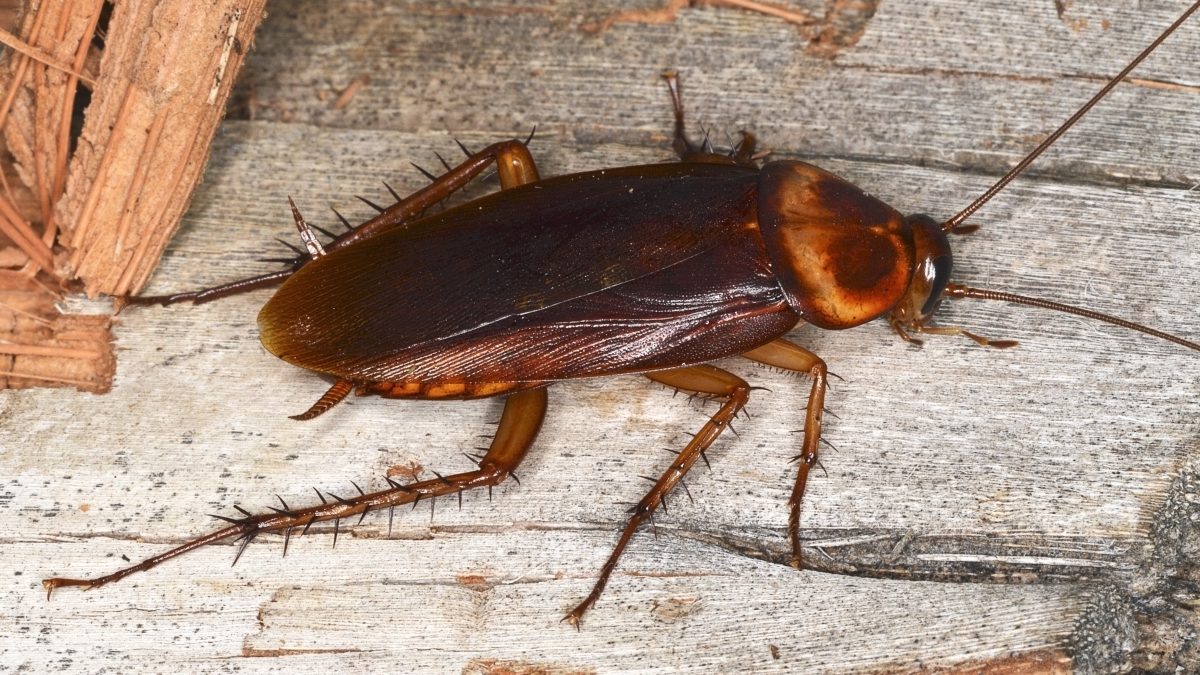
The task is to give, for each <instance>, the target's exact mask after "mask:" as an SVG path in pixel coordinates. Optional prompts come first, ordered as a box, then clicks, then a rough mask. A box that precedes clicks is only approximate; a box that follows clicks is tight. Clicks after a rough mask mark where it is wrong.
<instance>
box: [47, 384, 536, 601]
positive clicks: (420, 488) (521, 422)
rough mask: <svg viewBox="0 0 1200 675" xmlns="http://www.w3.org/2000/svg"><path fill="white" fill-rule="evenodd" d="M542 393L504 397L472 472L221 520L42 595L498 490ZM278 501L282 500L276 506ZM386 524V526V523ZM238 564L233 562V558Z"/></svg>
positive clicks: (518, 455) (522, 449) (521, 449)
mask: <svg viewBox="0 0 1200 675" xmlns="http://www.w3.org/2000/svg"><path fill="white" fill-rule="evenodd" d="M546 398H547V397H546V388H545V387H542V388H539V389H526V390H524V391H520V392H517V393H515V394H513V395H511V396H509V397H508V399H507V400H506V401H505V402H504V412H503V414H502V415H501V417H500V426H499V427H498V428H497V429H496V435H495V437H494V438H493V439H492V444H491V446H490V447H489V448H488V451H487V452H486V453H485V454H484V455H483V457H481V458H480V460H479V468H478V469H476V470H474V471H466V472H464V473H458V474H452V475H449V476H439V477H437V478H434V479H431V480H423V481H419V482H416V483H411V484H408V485H401V484H399V483H396V482H395V481H393V480H391V479H390V478H389V479H387V481H388V485H389V487H388V488H387V489H386V490H380V491H378V492H362V491H361V490H360V491H359V494H358V495H357V496H355V497H350V498H346V499H343V498H341V497H337V496H335V495H333V494H332V493H326V495H328V496H329V497H331V498H332V500H327V499H326V498H325V495H322V494H321V493H320V492H317V496H319V497H320V498H321V502H322V503H321V504H320V505H318V506H312V507H309V508H305V509H290V508H288V506H287V504H283V508H282V509H273V512H272V513H264V514H260V515H257V516H254V515H249V514H247V515H246V517H245V518H239V519H232V518H230V519H226V520H228V521H229V523H230V524H229V526H228V527H225V528H222V529H220V530H216V531H215V532H211V533H209V534H206V535H204V536H202V537H197V538H196V539H192V540H191V541H188V542H187V543H185V544H182V545H180V546H177V547H175V548H173V549H171V550H169V551H165V552H163V553H160V554H159V555H156V556H154V557H152V558H147V559H146V560H143V561H142V562H140V563H138V564H136V565H132V566H130V567H126V568H124V569H121V570H118V571H116V572H113V573H112V574H107V575H105V576H102V577H97V578H95V579H66V578H59V577H55V578H52V579H46V580H44V581H42V585H43V586H44V587H45V588H46V594H47V596H49V594H50V593H52V592H53V591H54V589H56V588H61V587H64V586H83V587H84V588H86V589H91V588H96V587H97V586H103V585H104V584H107V583H111V582H113V581H119V580H121V579H123V578H125V577H127V576H129V575H131V574H133V573H135V572H144V571H146V570H149V569H152V568H154V567H157V566H158V565H159V564H161V563H163V562H166V561H167V560H170V559H171V558H174V557H176V556H180V555H183V554H184V553H187V552H188V551H191V550H192V549H195V548H199V547H201V546H204V545H205V544H211V543H214V542H218V541H223V540H225V539H230V538H239V539H241V540H242V544H241V547H240V548H239V549H238V553H237V555H238V556H241V554H242V551H244V550H245V548H246V546H247V545H249V544H250V542H251V541H253V540H254V538H255V537H257V536H258V535H260V534H264V533H268V532H279V533H282V534H283V535H284V552H285V553H286V551H287V544H288V541H289V539H290V537H291V534H292V531H293V530H294V529H295V528H302V529H301V534H304V532H306V531H308V528H310V527H312V525H313V524H314V523H320V522H324V521H329V520H332V521H334V523H335V527H334V537H335V541H336V537H337V531H338V530H337V524H339V523H340V522H341V519H343V518H349V517H351V516H359V521H360V522H361V521H362V519H363V518H364V517H365V516H366V515H367V513H368V512H370V511H380V510H383V509H389V510H390V509H392V508H394V507H396V506H399V505H400V504H408V503H415V502H417V501H418V500H420V499H423V498H434V497H438V496H440V495H447V494H456V493H459V492H462V491H463V490H469V489H472V488H478V487H491V486H493V485H498V484H500V483H501V482H503V481H504V479H505V478H508V476H510V475H512V472H513V471H515V470H516V468H517V466H518V465H519V464H520V463H521V460H522V459H523V458H524V457H525V453H526V452H527V451H528V450H529V447H530V446H531V445H533V441H534V439H535V438H537V434H538V430H539V429H541V426H542V420H543V419H544V418H545V415H546ZM281 501H282V500H281ZM389 523H390V520H389ZM234 562H237V558H234Z"/></svg>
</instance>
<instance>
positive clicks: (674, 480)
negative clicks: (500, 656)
mask: <svg viewBox="0 0 1200 675" xmlns="http://www.w3.org/2000/svg"><path fill="white" fill-rule="evenodd" d="M646 377H648V378H650V379H652V380H654V381H655V382H660V383H662V384H665V385H667V386H668V387H673V388H675V389H679V390H683V391H688V392H693V393H696V394H702V395H708V396H712V397H715V398H723V399H725V402H724V403H722V404H721V408H720V409H719V410H717V412H716V414H715V415H713V416H712V418H711V419H709V421H708V422H706V423H705V424H704V426H703V427H701V428H700V431H699V432H698V433H697V434H696V435H695V436H694V437H692V440H691V441H690V442H688V444H687V446H686V447H684V449H683V450H682V451H681V452H680V453H679V454H678V455H677V456H676V457H675V460H674V461H673V462H671V466H669V467H668V468H667V470H666V471H664V472H663V474H662V476H661V477H660V478H659V479H658V481H657V482H655V483H654V487H652V488H650V491H649V492H648V493H646V496H645V497H642V500H641V501H640V502H638V504H637V506H635V507H634V509H633V515H632V516H630V518H629V522H628V523H626V524H625V529H624V531H622V532H621V538H620V539H619V540H617V545H616V546H615V547H614V548H613V551H612V553H611V554H610V555H609V556H608V560H607V561H605V563H604V566H603V567H602V568H600V577H599V578H598V579H597V580H596V584H595V585H594V586H593V587H592V592H591V593H589V594H588V596H587V598H585V599H584V600H583V602H581V603H579V606H577V607H576V608H575V609H573V610H571V612H570V613H569V614H567V616H566V617H564V618H563V620H564V621H567V622H568V623H571V624H573V625H574V626H576V627H578V626H579V621H580V619H582V618H583V615H584V613H585V612H587V610H588V608H590V607H591V606H592V605H593V604H595V603H596V600H597V599H599V597H600V594H601V593H603V592H604V586H605V584H607V583H608V578H609V576H611V575H612V573H613V570H614V569H616V567H617V561H618V560H620V558H621V554H622V553H624V552H625V547H626V546H627V545H628V544H629V540H630V539H632V538H633V535H634V533H635V532H637V529H638V528H639V527H641V526H642V524H643V523H645V522H646V521H647V520H649V519H650V518H651V516H652V514H653V513H654V511H655V509H657V508H658V506H659V504H662V501H663V498H664V497H665V496H666V495H667V493H668V492H670V491H671V490H672V489H673V488H674V487H675V486H676V485H678V484H679V482H680V481H682V480H683V477H684V475H686V474H687V472H688V470H689V469H691V468H692V465H694V464H695V463H696V460H697V459H698V458H699V457H700V456H701V455H702V454H703V453H704V451H705V450H706V449H708V447H709V446H710V445H712V443H713V441H715V440H717V437H718V436H720V435H721V432H722V431H724V430H725V428H726V427H727V426H729V423H730V422H732V421H733V418H734V417H736V416H737V414H738V412H739V411H740V410H741V409H742V408H743V407H744V406H745V405H746V401H747V399H749V397H750V385H748V384H746V382H745V380H743V379H742V378H740V377H738V376H737V375H734V374H733V373H730V372H727V371H724V370H721V369H720V368H717V367H715V366H707V365H705V366H692V367H690V368H677V369H675V370H663V371H658V372H655V373H647V374H646Z"/></svg>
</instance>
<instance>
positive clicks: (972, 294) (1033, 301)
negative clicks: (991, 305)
mask: <svg viewBox="0 0 1200 675" xmlns="http://www.w3.org/2000/svg"><path fill="white" fill-rule="evenodd" d="M946 297H948V298H977V299H979V300H1002V301H1004V302H1011V303H1014V304H1017V305H1029V306H1031V307H1041V308H1043V309H1053V310H1055V311H1057V312H1066V313H1067V314H1074V315H1075V316H1082V317H1085V318H1088V319H1095V320H1096V321H1103V322H1104V323H1111V324H1112V325H1114V326H1121V327H1122V328H1128V329H1130V330H1136V331H1137V332H1139V333H1145V334H1146V335H1153V336H1154V337H1156V338H1162V339H1164V340H1166V341H1168V342H1174V343H1175V344H1177V345H1179V346H1181V347H1187V348H1188V349H1194V350H1195V351H1198V352H1200V344H1197V343H1195V342H1192V341H1191V340H1185V339H1183V338H1181V337H1178V336H1175V335H1171V334H1170V333H1164V332H1162V331H1161V330H1155V329H1154V328H1150V327H1149V326H1143V325H1142V324H1140V323H1134V322H1132V321H1126V320H1125V319H1120V318H1117V317H1115V316H1110V315H1108V314H1101V313H1100V312H1093V311H1092V310H1090V309H1082V308H1080V307H1072V306H1071V305H1064V304H1062V303H1061V302H1054V301H1052V300H1042V299H1041V298H1030V297H1026V296H1024V295H1017V294H1016V293H1005V292H1004V291H988V290H984V289H982V288H971V287H970V286H963V285H962V284H949V285H948V286H946Z"/></svg>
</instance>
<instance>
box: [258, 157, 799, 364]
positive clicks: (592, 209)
mask: <svg viewBox="0 0 1200 675" xmlns="http://www.w3.org/2000/svg"><path fill="white" fill-rule="evenodd" d="M757 178H758V176H757V173H756V172H755V171H753V170H751V169H744V168H740V167H733V166H723V165H708V164H663V165H652V166H644V167H627V168H621V169H614V170H606V171H596V172H590V173H583V174H573V175H568V176H561V177H557V178H551V179H548V180H544V181H539V182H537V183H531V184H529V185H524V186H520V187H517V188H512V189H509V190H504V191H502V192H498V193H495V194H492V195H489V196H486V197H483V198H480V199H477V200H474V201H471V202H468V203H466V204H463V205H461V206H458V207H456V208H453V209H449V210H447V211H445V212H443V213H439V214H436V215H433V216H429V217H426V218H423V219H421V220H418V221H415V222H413V223H411V224H410V225H409V226H408V227H405V228H403V229H396V230H391V231H388V232H384V233H381V234H379V235H377V236H375V237H373V238H371V239H369V240H366V241H363V242H360V243H357V244H354V245H352V246H349V247H347V248H345V249H341V250H337V251H333V252H331V253H330V254H329V255H327V256H324V257H321V258H318V259H316V260H314V261H312V262H310V263H309V264H307V265H305V266H304V267H303V268H301V269H300V270H299V271H298V272H297V273H296V274H295V275H294V276H293V277H291V278H290V279H289V280H288V281H287V282H286V283H285V284H284V285H283V286H282V287H281V288H280V289H279V291H278V292H277V293H276V295H275V296H274V297H273V298H271V300H270V301H269V302H268V303H267V305H266V306H265V307H264V308H263V310H262V312H261V313H260V314H259V327H260V329H261V333H262V341H263V344H264V345H265V346H266V347H267V349H268V350H270V351H271V352H272V353H274V354H276V355H277V356H279V357H280V358H282V359H284V360H285V361H288V362H290V363H293V364H295V365H298V366H301V367H304V368H308V369H310V370H315V371H318V372H323V373H327V374H330V375H334V376H336V377H342V378H346V379H351V380H354V381H412V380H418V381H423V382H430V381H446V380H455V381H466V382H511V381H533V380H545V379H562V378H569V377H582V376H588V375H598V374H606V373H612V372H627V371H636V370H648V369H653V368H662V367H669V366H673V365H683V363H685V362H687V363H694V362H699V361H704V360H711V359H712V358H717V357H719V356H724V355H727V354H732V353H736V352H737V351H739V350H744V349H748V348H750V347H753V346H755V345H756V344H761V342H763V341H766V340H769V339H771V337H773V336H775V335H778V334H781V333H782V332H784V331H786V330H787V328H788V327H790V326H791V325H793V324H794V323H795V317H794V315H792V314H791V312H790V311H789V310H788V309H787V307H786V305H785V303H784V301H783V295H782V291H781V290H780V289H779V287H778V284H777V283H776V281H775V279H774V276H773V275H772V274H771V270H770V264H769V263H768V262H767V259H766V255H765V251H764V250H763V247H762V243H761V240H760V239H759V237H758V234H757V221H756V219H755V199H756V189H755V186H756V184H757ZM719 333H723V334H725V338H721V336H720V335H719ZM709 335H711V336H712V337H711V339H707V340H706V339H705V336H709ZM710 343H711V344H710Z"/></svg>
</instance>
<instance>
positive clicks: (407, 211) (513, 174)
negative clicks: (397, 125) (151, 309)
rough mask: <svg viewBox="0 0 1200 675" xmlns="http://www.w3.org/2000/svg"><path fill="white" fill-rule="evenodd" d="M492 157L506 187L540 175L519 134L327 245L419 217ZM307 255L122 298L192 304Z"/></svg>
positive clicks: (270, 280)
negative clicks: (251, 272)
mask: <svg viewBox="0 0 1200 675" xmlns="http://www.w3.org/2000/svg"><path fill="white" fill-rule="evenodd" d="M492 162H495V163H496V166H497V171H498V172H499V174H500V187H501V188H503V189H507V188H511V187H515V186H517V185H523V184H525V183H530V182H533V181H536V180H538V170H537V165H536V164H534V161H533V156H532V155H531V154H529V149H528V148H526V147H525V144H524V143H522V142H521V141H519V140H515V139H513V140H508V141H501V142H499V143H493V144H492V145H489V146H488V147H486V148H484V149H483V150H480V151H479V152H477V153H475V154H473V155H471V156H470V157H468V158H467V159H466V160H465V161H463V162H462V163H461V164H459V165H458V166H456V167H454V168H452V169H450V170H449V171H447V172H446V173H445V174H443V175H442V176H441V177H439V178H438V179H437V180H435V181H434V182H432V183H430V184H429V185H426V186H425V187H423V188H421V189H420V190H417V191H416V192H414V193H413V194H411V195H409V196H408V197H406V198H405V199H402V200H400V201H398V202H396V203H395V204H393V205H391V206H389V207H388V208H386V209H383V210H382V212H381V213H379V214H378V215H376V216H375V217H374V218H371V219H370V220H368V221H367V222H365V223H363V224H362V225H359V226H358V227H356V228H354V229H353V230H351V231H349V232H346V233H344V234H342V235H340V236H339V237H338V238H336V239H334V240H333V241H332V242H330V243H329V244H328V245H327V246H325V250H327V251H335V250H337V249H339V248H342V247H344V246H348V245H350V244H352V243H354V242H357V241H361V240H364V239H369V238H370V237H372V236H374V235H376V234H378V233H380V232H383V231H385V230H389V229H392V228H394V227H403V226H404V225H406V224H407V223H408V222H410V221H412V220H413V219H415V218H417V217H419V216H420V215H421V214H422V213H424V212H425V211H426V210H428V209H429V208H430V207H432V206H435V205H437V204H438V203H439V202H442V201H444V200H445V199H448V198H449V197H450V195H452V194H454V193H455V192H456V191H458V190H459V189H461V188H462V187H463V186H465V185H466V184H467V183H469V182H471V180H472V179H473V178H475V177H476V176H478V175H479V174H480V173H481V172H482V171H483V170H484V169H486V168H487V167H488V166H489V165H491V164H492ZM368 203H370V202H368ZM372 206H374V205H372ZM340 217H341V216H340V214H339V218H340ZM306 243H307V242H306ZM301 253H303V251H301ZM308 260H309V257H308V256H306V255H300V256H297V258H296V259H295V262H294V263H293V264H292V266H291V267H290V268H289V269H285V270H280V271H278V272H271V273H269V274H260V275H258V276H254V277H250V278H248V279H240V280H238V281H233V282H230V283H227V284H221V285H220V286H213V287H211V288H205V289H201V290H198V291H188V292H186V293H172V294H170V295H145V296H128V297H125V298H122V299H121V303H122V304H123V305H126V304H127V305H173V304H177V303H180V302H187V301H191V302H192V303H193V304H197V305H198V304H201V303H204V302H209V301H212V300H216V299H218V298H224V297H228V296H231V295H238V294H241V293H245V292H246V291H252V290H255V289H259V288H268V287H270V286H275V285H277V284H280V283H282V282H283V281H284V280H286V279H287V278H288V277H290V276H292V274H294V273H295V272H296V270H298V269H300V268H301V267H303V266H304V264H305V263H306V262H308Z"/></svg>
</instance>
